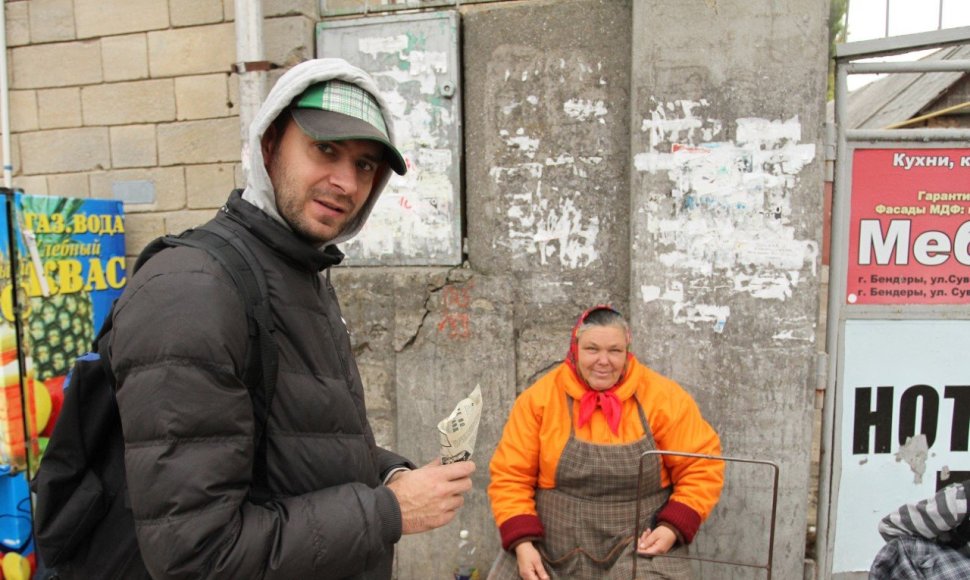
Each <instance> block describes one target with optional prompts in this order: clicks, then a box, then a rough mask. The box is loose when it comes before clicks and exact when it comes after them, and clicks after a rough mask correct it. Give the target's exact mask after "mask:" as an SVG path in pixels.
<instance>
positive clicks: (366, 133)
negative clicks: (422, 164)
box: [293, 108, 408, 175]
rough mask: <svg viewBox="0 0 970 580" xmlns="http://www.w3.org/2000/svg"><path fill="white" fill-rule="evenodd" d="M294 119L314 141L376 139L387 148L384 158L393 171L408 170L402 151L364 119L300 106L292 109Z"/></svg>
mask: <svg viewBox="0 0 970 580" xmlns="http://www.w3.org/2000/svg"><path fill="white" fill-rule="evenodd" d="M293 120H294V121H296V124H297V125H299V127H300V129H302V130H303V132H304V133H306V134H307V135H309V136H310V137H312V138H313V139H316V140H317V141H348V140H351V139H364V140H367V141H377V142H378V143H380V144H381V145H383V146H384V149H385V150H386V151H387V155H385V160H386V161H387V164H388V165H390V167H391V169H393V170H394V173H397V174H398V175H404V174H405V173H407V170H408V169H407V163H405V162H404V156H402V155H401V152H400V151H398V150H397V148H396V147H394V145H392V144H391V143H390V141H388V140H387V137H385V136H384V135H383V134H382V133H381V132H380V130H378V129H377V127H375V126H373V125H371V124H370V123H368V122H366V121H362V120H360V119H358V118H357V117H351V116H350V115H344V114H343V113H336V112H334V111H323V110H320V109H300V108H295V109H293Z"/></svg>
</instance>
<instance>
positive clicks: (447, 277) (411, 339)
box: [394, 266, 470, 353]
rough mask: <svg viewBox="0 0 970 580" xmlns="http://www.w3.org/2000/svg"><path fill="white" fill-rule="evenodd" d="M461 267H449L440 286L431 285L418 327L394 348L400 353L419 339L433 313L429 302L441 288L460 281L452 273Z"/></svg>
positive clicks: (422, 307)
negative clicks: (454, 278)
mask: <svg viewBox="0 0 970 580" xmlns="http://www.w3.org/2000/svg"><path fill="white" fill-rule="evenodd" d="M461 269H463V267H462V266H453V267H451V268H449V269H448V270H447V272H446V273H445V279H444V282H442V283H441V284H439V285H438V286H432V287H431V291H430V292H428V295H427V296H426V297H425V299H424V304H423V305H422V306H421V309H422V311H423V314H422V315H421V321H420V322H418V325H417V328H415V329H414V332H413V333H411V336H410V337H409V338H408V339H407V340H406V341H405V342H404V344H402V345H401V347H400V348H395V349H394V351H395V352H399V353H400V352H404V351H405V350H406V349H407V348H408V347H410V346H411V345H412V344H414V342H415V341H416V340H417V339H418V335H419V334H421V329H422V328H424V322H425V321H426V320H427V319H428V316H429V315H430V314H431V309H430V307H429V306H428V305H429V303H430V302H431V299H432V298H433V297H434V296H435V294H437V293H438V292H441V290H443V289H444V288H445V287H446V286H448V285H449V284H450V283H452V282H456V281H458V280H453V279H452V273H454V272H455V271H456V270H461ZM432 279H433V278H432ZM469 279H470V278H469ZM467 281H468V280H464V281H463V282H467ZM428 285H429V286H431V283H430V282H429V284H428Z"/></svg>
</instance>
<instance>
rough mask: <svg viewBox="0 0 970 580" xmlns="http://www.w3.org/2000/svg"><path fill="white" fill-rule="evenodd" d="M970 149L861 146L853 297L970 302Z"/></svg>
mask: <svg viewBox="0 0 970 580" xmlns="http://www.w3.org/2000/svg"><path fill="white" fill-rule="evenodd" d="M968 266H970V149H856V150H855V152H854V155H853V157H852V203H851V217H850V223H849V255H848V270H847V280H846V296H845V300H846V303H848V304H860V305H861V304H970V270H968V268H967V267H968Z"/></svg>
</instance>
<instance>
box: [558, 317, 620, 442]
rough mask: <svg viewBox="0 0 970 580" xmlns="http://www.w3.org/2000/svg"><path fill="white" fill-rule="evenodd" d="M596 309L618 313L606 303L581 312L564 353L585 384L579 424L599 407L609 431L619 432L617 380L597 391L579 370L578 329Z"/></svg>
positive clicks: (581, 382) (587, 419)
mask: <svg viewBox="0 0 970 580" xmlns="http://www.w3.org/2000/svg"><path fill="white" fill-rule="evenodd" d="M597 310H609V311H610V312H615V313H616V314H620V311H619V310H617V309H615V308H613V307H612V306H610V305H608V304H600V305H598V306H594V307H592V308H590V309H589V310H587V311H586V312H583V313H582V314H581V315H580V317H579V320H578V321H577V322H576V326H574V327H573V332H572V337H571V339H570V341H569V352H568V353H567V354H566V364H567V365H568V366H569V368H570V369H572V371H573V374H574V375H576V379H577V380H578V381H579V382H580V384H582V385H585V386H586V393H585V394H584V395H583V396H582V398H581V399H580V400H579V426H580V427H582V426H583V425H585V424H586V423H588V422H589V420H590V419H591V418H592V417H593V413H594V412H595V411H596V409H600V410H602V412H603V416H604V417H605V418H606V422H607V424H609V426H610V431H612V432H613V433H614V434H617V433H619V430H620V410H621V406H620V399H619V398H618V397H617V396H616V389H617V387H618V386H619V381H618V382H617V384H616V385H613V386H612V387H610V388H609V389H606V390H605V391H597V390H595V389H593V388H591V387H590V386H589V383H587V382H586V379H585V378H583V375H582V373H580V372H579V329H580V327H581V326H583V323H585V322H586V319H587V318H589V315H590V314H592V313H593V312H595V311H597ZM630 338H631V337H630V333H629V331H628V332H627V336H626V344H627V354H626V360H627V363H628V364H629V362H630V359H631V358H633V353H631V352H629V350H630ZM625 374H626V373H622V374H621V375H620V381H622V380H623V376H624V375H625Z"/></svg>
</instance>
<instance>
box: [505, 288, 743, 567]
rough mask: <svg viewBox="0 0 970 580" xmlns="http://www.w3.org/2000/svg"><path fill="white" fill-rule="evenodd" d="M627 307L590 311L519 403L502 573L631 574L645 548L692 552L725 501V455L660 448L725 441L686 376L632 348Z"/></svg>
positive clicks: (661, 562)
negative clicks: (647, 456) (668, 374)
mask: <svg viewBox="0 0 970 580" xmlns="http://www.w3.org/2000/svg"><path fill="white" fill-rule="evenodd" d="M629 349H630V330H629V325H628V324H627V322H626V320H625V319H624V318H623V316H622V315H620V313H619V312H617V311H616V310H614V309H613V308H611V307H609V306H597V307H595V308H593V309H591V310H588V311H587V312H585V313H583V315H582V316H581V317H580V318H579V322H578V323H577V324H576V327H575V328H574V330H573V333H572V341H571V344H570V347H569V354H568V356H567V358H566V361H565V362H564V363H563V364H561V365H559V366H558V367H556V368H555V369H553V370H552V371H551V372H550V373H548V374H547V375H545V376H544V377H542V378H541V379H539V380H538V381H537V382H536V383H535V384H534V385H532V386H531V387H529V388H528V389H526V390H525V391H524V392H523V393H522V394H521V395H520V396H519V397H518V399H516V401H515V405H514V406H513V408H512V413H511V415H510V416H509V419H508V422H507V423H506V425H505V430H504V432H503V434H502V439H501V441H500V442H499V445H498V448H497V449H496V451H495V455H494V456H493V458H492V462H491V465H490V468H491V476H492V478H491V483H490V484H489V487H488V495H489V499H490V500H491V504H492V512H493V514H494V517H495V523H496V524H497V525H498V528H499V533H500V534H501V537H502V548H503V551H502V553H500V554H499V557H498V559H497V560H496V561H495V564H494V565H493V567H492V571H491V573H490V575H489V578H490V579H495V580H503V579H506V578H511V579H518V578H523V579H524V580H539V579H541V580H545V579H548V578H552V579H557V578H575V579H588V578H623V579H629V578H630V577H631V576H632V573H633V571H632V567H633V550H634V549H636V550H637V551H638V552H639V553H640V554H643V555H648V556H654V555H659V554H668V553H669V554H671V555H676V554H680V555H684V554H686V552H687V544H689V543H690V542H691V540H692V539H693V538H694V534H696V533H697V529H698V527H699V526H700V524H701V523H702V522H703V521H704V520H705V519H706V518H707V516H708V515H709V514H710V513H711V510H712V509H713V508H714V505H715V504H716V503H717V500H718V498H719V497H720V493H721V487H722V485H723V483H724V467H723V462H721V461H718V460H710V459H698V458H692V457H685V456H676V455H661V456H654V457H655V458H656V460H652V461H646V462H645V465H644V479H643V481H644V484H643V486H642V488H641V490H642V491H641V517H642V518H643V521H642V522H641V524H640V529H641V530H644V532H643V534H642V535H641V536H640V538H639V539H637V542H636V547H635V548H634V538H633V530H634V523H635V522H634V520H635V517H636V512H637V497H636V496H637V479H638V470H639V463H640V456H641V455H642V454H643V453H644V452H646V451H650V450H657V449H659V450H666V451H681V452H691V453H701V454H706V455H718V454H720V452H721V445H720V440H719V439H718V436H717V434H716V433H715V432H714V429H712V428H711V426H710V425H709V424H708V423H707V422H706V421H705V420H704V418H703V417H701V413H700V410H699V409H698V408H697V404H696V403H695V402H694V400H693V399H692V398H691V396H690V395H689V394H687V392H686V391H684V389H683V388H681V387H680V386H679V385H678V384H677V383H675V382H674V381H672V380H670V379H668V378H665V377H663V376H661V375H659V374H657V373H656V372H654V371H652V370H650V369H649V368H647V367H646V366H644V365H643V364H641V363H640V362H638V361H637V359H636V357H634V356H633V354H632V353H630V350H629ZM637 578H690V566H689V562H688V561H687V560H684V559H678V558H641V559H639V560H638V562H637Z"/></svg>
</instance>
